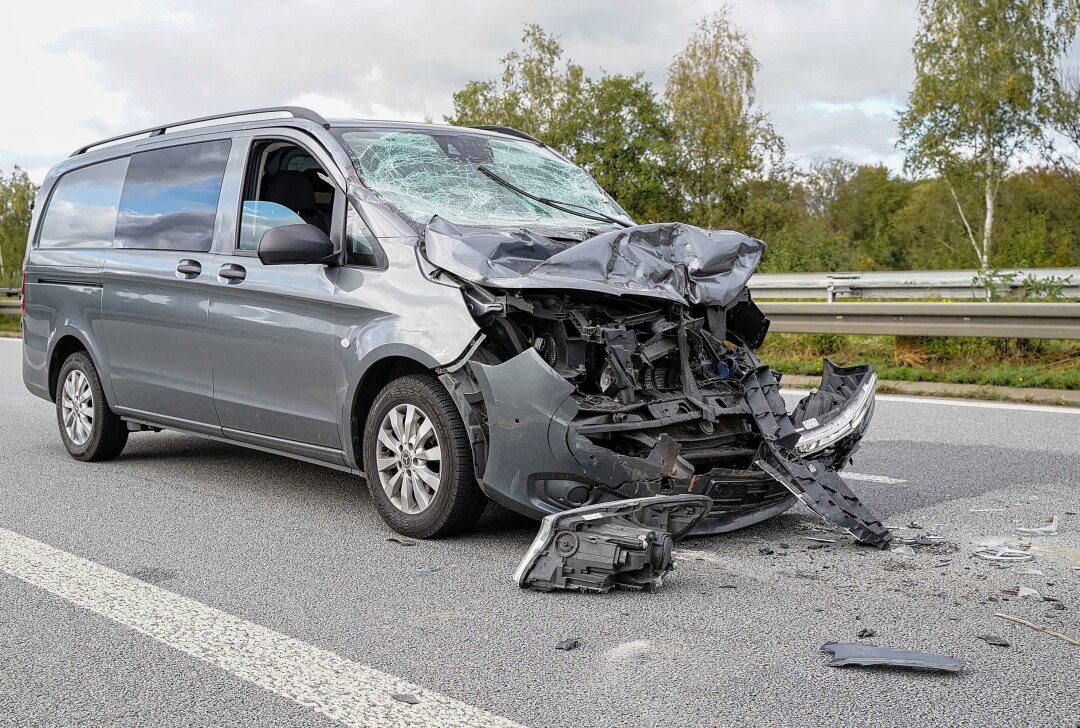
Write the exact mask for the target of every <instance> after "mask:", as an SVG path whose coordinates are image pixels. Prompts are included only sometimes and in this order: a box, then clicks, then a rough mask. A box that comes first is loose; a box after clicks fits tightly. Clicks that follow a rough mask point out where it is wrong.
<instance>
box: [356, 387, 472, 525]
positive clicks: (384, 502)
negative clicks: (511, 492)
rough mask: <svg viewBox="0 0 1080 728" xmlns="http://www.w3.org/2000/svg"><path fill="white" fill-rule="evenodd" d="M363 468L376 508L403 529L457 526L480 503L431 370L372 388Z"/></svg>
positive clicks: (461, 436)
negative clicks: (376, 390)
mask: <svg viewBox="0 0 1080 728" xmlns="http://www.w3.org/2000/svg"><path fill="white" fill-rule="evenodd" d="M364 472H365V474H366V475H367V484H368V491H369V492H370V493H371V499H372V501H373V502H374V503H375V507H376V508H377V509H378V511H379V515H381V516H382V517H383V520H384V521H386V523H387V524H389V526H390V527H391V528H393V529H394V530H395V531H397V532H398V533H401V534H404V535H406V536H412V537H414V538H437V537H439V536H449V535H451V534H454V533H459V532H461V531H464V530H465V529H467V528H469V527H470V526H472V525H473V524H474V523H476V520H477V519H478V518H479V517H480V514H482V513H483V511H484V506H485V505H486V504H487V498H486V497H485V496H484V494H483V493H482V492H481V491H480V488H479V486H477V484H476V479H475V477H474V475H473V463H472V451H471V448H470V444H469V436H468V432H467V431H466V429H465V425H464V423H463V422H462V421H461V415H460V414H459V413H458V411H457V408H456V407H454V403H453V400H451V399H450V395H449V394H448V393H447V392H446V390H445V389H444V388H443V387H442V385H441V384H439V382H438V380H437V379H435V378H434V377H432V376H430V375H410V376H407V377H402V378H400V379H395V380H394V381H392V382H390V383H389V384H388V385H386V387H385V388H384V389H383V391H382V392H380V393H379V396H378V397H377V398H376V399H375V403H374V404H373V405H372V407H371V410H370V411H369V412H368V417H367V424H366V426H365V427H364Z"/></svg>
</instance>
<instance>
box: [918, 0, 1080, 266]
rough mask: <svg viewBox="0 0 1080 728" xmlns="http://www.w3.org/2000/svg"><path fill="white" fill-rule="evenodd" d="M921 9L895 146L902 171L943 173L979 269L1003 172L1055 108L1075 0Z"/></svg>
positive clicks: (978, 1)
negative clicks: (972, 190) (911, 80)
mask: <svg viewBox="0 0 1080 728" xmlns="http://www.w3.org/2000/svg"><path fill="white" fill-rule="evenodd" d="M918 12H919V21H920V22H919V29H918V31H917V33H916V36H915V41H914V45H913V48H912V53H913V55H914V58H915V85H914V87H913V88H912V90H911V93H910V95H909V97H908V105H907V108H906V109H905V110H904V111H903V112H902V113H901V115H900V118H899V126H900V140H899V146H900V147H901V148H902V149H903V150H904V153H905V166H906V169H907V170H908V171H909V172H911V173H914V174H917V175H925V174H937V175H939V176H940V177H941V178H942V179H943V180H944V181H945V183H946V186H947V189H948V190H949V194H950V196H951V200H952V203H953V205H954V206H955V208H956V211H957V213H958V215H959V218H960V220H961V221H962V222H963V226H964V230H965V232H966V236H967V240H968V242H969V243H970V245H971V249H972V251H973V253H974V257H975V260H976V263H977V265H978V268H979V271H980V276H981V277H983V278H985V277H986V276H987V274H988V272H989V271H990V269H991V263H992V261H993V251H994V213H995V210H996V207H997V196H998V189H999V186H1000V185H1001V181H1002V179H1003V178H1004V177H1005V175H1006V174H1007V173H1008V171H1009V169H1010V167H1011V166H1015V164H1016V163H1017V162H1018V161H1020V160H1022V159H1023V158H1024V156H1025V155H1026V154H1029V153H1034V152H1035V151H1038V150H1039V149H1040V148H1041V146H1042V144H1043V143H1044V142H1045V140H1046V136H1045V133H1046V130H1047V128H1048V127H1049V125H1050V124H1051V123H1053V121H1054V120H1055V119H1056V118H1058V115H1059V109H1058V106H1059V104H1060V100H1061V94H1060V92H1059V91H1060V81H1059V79H1060V68H1059V65H1060V62H1061V59H1062V57H1063V55H1064V54H1065V52H1066V50H1067V49H1068V47H1069V45H1070V43H1071V42H1072V40H1073V38H1074V37H1075V35H1076V27H1077V17H1078V15H1080V0H919V5H918ZM968 187H976V188H978V189H979V191H980V194H979V195H978V196H977V198H981V201H979V202H974V201H972V199H971V197H970V196H966V195H965V194H964V192H963V189H964V188H968ZM979 215H981V216H982V220H981V224H980V221H979Z"/></svg>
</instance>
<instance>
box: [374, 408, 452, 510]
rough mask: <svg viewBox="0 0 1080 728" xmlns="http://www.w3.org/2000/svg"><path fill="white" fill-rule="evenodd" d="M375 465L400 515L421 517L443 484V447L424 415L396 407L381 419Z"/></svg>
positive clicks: (429, 419) (384, 488)
mask: <svg viewBox="0 0 1080 728" xmlns="http://www.w3.org/2000/svg"><path fill="white" fill-rule="evenodd" d="M375 465H376V467H377V468H378V471H379V482H380V484H381V485H382V489H383V491H384V492H385V493H386V497H387V498H389V499H390V503H392V504H393V506H394V507H395V508H397V509H398V510H399V511H401V512H402V513H409V514H416V513H421V512H423V511H425V510H427V508H428V507H429V506H430V505H431V503H432V502H433V501H434V500H435V495H436V494H437V493H438V491H439V482H440V481H441V480H442V447H441V446H440V443H439V436H438V434H437V433H436V432H435V427H434V424H433V423H432V421H431V418H430V417H428V415H427V413H426V412H424V411H423V410H422V409H420V408H419V407H417V406H416V405H414V404H399V405H397V406H396V407H394V408H392V409H391V410H390V411H389V412H387V413H386V416H385V417H383V421H382V424H380V425H379V434H378V442H377V443H376V448H375Z"/></svg>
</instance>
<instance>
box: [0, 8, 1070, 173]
mask: <svg viewBox="0 0 1080 728" xmlns="http://www.w3.org/2000/svg"><path fill="white" fill-rule="evenodd" d="M149 4H150V3H147V2H145V0H143V1H141V2H133V1H130V0H110V2H108V3H107V4H106V3H92V2H84V1H80V2H75V1H73V0H52V1H51V2H28V1H27V0H0V27H2V28H4V29H5V31H4V32H3V34H2V38H3V40H2V42H0V68H3V69H4V79H5V94H4V97H5V104H4V107H5V108H4V113H2V114H0V170H8V169H10V168H11V167H12V165H14V164H19V165H20V166H22V167H24V168H27V169H28V170H30V172H31V176H32V177H33V178H34V179H35V180H37V181H40V180H41V179H42V177H43V176H44V174H45V172H46V171H47V169H48V168H49V167H50V166H51V165H52V164H55V163H56V162H57V161H59V160H60V159H62V158H63V157H65V156H67V154H69V153H70V152H71V150H72V149H74V148H75V147H77V146H79V145H81V144H84V143H87V142H89V141H93V140H94V139H96V138H100V137H103V136H108V135H110V134H116V133H121V132H124V131H128V130H132V129H136V128H141V127H145V126H149V125H151V124H155V123H160V122H165V121H169V120H175V119H182V118H188V117H194V116H199V115H202V114H208V113H214V112H219V111H226V110H231V109H240V108H249V107H256V106H269V105H278V104H302V105H307V106H311V107H312V108H314V109H315V110H316V111H319V112H321V113H322V114H323V115H324V116H357V117H364V118H387V119H411V120H423V119H425V118H432V119H435V120H439V121H441V119H442V116H443V115H444V114H446V113H449V111H450V110H451V94H452V93H453V92H454V91H455V90H457V89H458V88H460V87H461V86H462V85H463V84H464V83H466V82H467V81H469V80H470V79H487V78H492V77H494V76H495V75H496V73H497V71H498V68H499V65H498V62H499V58H501V57H502V56H503V55H504V54H505V53H506V52H507V51H508V50H510V49H512V48H514V47H516V46H517V45H518V43H519V40H520V36H521V32H522V28H523V26H524V24H526V23H539V24H540V25H542V26H543V27H544V28H546V29H547V30H549V31H551V32H554V33H555V34H556V35H558V36H559V38H560V40H561V42H562V44H563V46H564V48H565V49H566V53H567V55H568V56H569V57H570V58H572V59H573V60H574V61H576V62H578V63H581V64H582V65H584V66H585V67H586V69H587V70H588V71H589V72H591V73H599V71H600V70H601V69H603V70H606V71H608V72H612V73H626V74H631V73H637V72H639V71H640V72H643V73H644V74H645V76H646V78H648V79H649V80H650V81H652V82H653V83H654V84H656V85H657V86H658V87H659V86H662V85H663V82H664V77H665V73H666V70H667V67H668V65H669V64H670V62H671V58H672V56H673V55H674V54H676V53H677V52H678V51H679V50H680V49H681V48H682V47H683V46H684V45H685V43H686V40H687V38H688V37H689V35H690V33H691V32H692V30H693V26H694V24H695V22H696V21H697V20H698V19H699V18H700V17H701V16H702V15H703V14H705V13H708V12H710V11H712V10H715V9H716V8H717V7H718V6H719V5H720V3H717V2H704V1H699V0H681V1H679V2H662V1H661V0H618V1H616V2H607V1H603V2H599V1H596V2H587V1H585V0H536V1H533V0H520V1H517V2H515V1H513V0H472V1H471V2H439V1H438V0H434V1H429V2H424V1H423V0H393V1H392V2H382V1H381V0H358V1H355V2H347V1H345V2H341V1H330V0H327V1H326V2H310V1H308V0H287V1H283V2H278V1H276V0H265V1H263V2H259V3H245V2H239V1H237V2H220V1H215V2H210V1H209V0H185V2H182V3H179V2H177V3H170V2H164V3H158V4H155V7H154V8H153V9H148V8H147V5H149ZM729 4H730V6H731V8H732V12H733V16H734V18H735V20H736V22H737V23H738V24H739V25H740V26H741V27H742V28H743V29H744V30H745V31H746V32H747V33H748V35H749V36H750V40H751V43H752V46H753V49H754V53H755V54H756V56H757V58H758V60H759V61H760V62H761V71H760V73H759V76H758V100H759V102H760V104H761V106H762V107H763V108H764V110H765V111H767V112H768V113H769V114H770V115H771V117H772V119H773V122H774V124H775V125H776V128H777V129H778V130H779V132H780V133H781V134H782V135H783V136H784V138H785V139H786V140H787V144H788V149H789V151H790V152H791V153H792V154H793V155H794V156H795V157H796V158H797V159H800V160H801V161H802V162H804V163H805V162H806V161H808V160H810V159H814V158H817V157H846V158H848V159H852V160H855V161H858V162H878V161H881V162H885V163H886V164H888V165H889V166H891V167H893V168H899V165H900V157H899V155H898V154H897V152H896V150H895V148H894V143H895V137H896V124H895V114H896V110H897V109H898V108H899V107H900V106H901V105H902V104H903V102H904V100H905V98H906V95H907V92H908V89H909V88H910V85H911V81H912V77H913V70H912V63H911V54H910V46H911V39H912V35H913V33H914V31H915V15H914V6H915V0H829V1H826V0H733V1H732V2H730V3H729ZM95 6H97V7H95ZM1077 57H1078V56H1077V54H1075V53H1074V54H1073V58H1074V59H1076V58H1077Z"/></svg>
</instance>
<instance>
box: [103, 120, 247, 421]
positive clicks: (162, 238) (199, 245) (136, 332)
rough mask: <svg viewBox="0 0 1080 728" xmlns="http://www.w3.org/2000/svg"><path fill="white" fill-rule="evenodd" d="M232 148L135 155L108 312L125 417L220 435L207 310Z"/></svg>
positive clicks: (108, 271) (111, 259) (113, 371)
mask: <svg viewBox="0 0 1080 728" xmlns="http://www.w3.org/2000/svg"><path fill="white" fill-rule="evenodd" d="M231 145H232V142H231V141H230V140H228V139H217V140H213V141H203V142H196V143H190V144H182V145H178V146H169V147H160V148H156V149H150V150H147V151H141V152H137V153H135V154H133V155H132V156H131V161H130V163H129V165H128V170H127V177H126V179H125V181H124V189H123V193H122V194H121V197H120V208H119V212H118V215H117V222H116V241H115V246H114V247H113V249H112V250H110V251H109V252H108V255H107V256H106V259H105V267H104V271H103V282H104V291H103V295H102V305H101V310H102V320H103V326H104V331H105V342H106V346H107V348H108V356H109V362H110V365H111V366H110V370H109V375H110V377H111V381H112V388H113V392H114V396H115V403H114V407H115V409H117V410H118V411H120V412H122V413H123V414H127V415H134V416H136V417H138V416H140V415H143V416H145V417H146V418H147V419H151V420H153V421H157V422H161V423H163V424H169V425H174V426H178V427H184V428H187V429H192V430H198V431H204V432H211V433H219V432H220V428H219V426H218V419H217V414H216V412H215V410H214V381H213V369H212V366H211V356H210V354H211V352H210V342H209V337H208V335H207V311H208V309H209V301H210V287H211V285H212V281H213V280H214V278H215V275H214V254H213V253H211V252H210V250H211V247H212V244H213V240H214V235H215V227H216V221H217V211H218V199H219V197H220V194H221V186H222V180H223V178H224V174H225V166H226V163H227V161H228V158H229V152H230V149H231Z"/></svg>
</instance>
